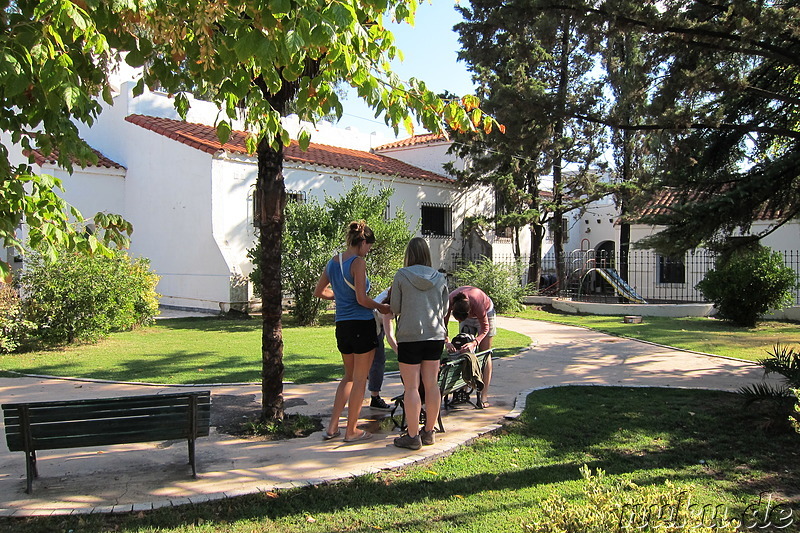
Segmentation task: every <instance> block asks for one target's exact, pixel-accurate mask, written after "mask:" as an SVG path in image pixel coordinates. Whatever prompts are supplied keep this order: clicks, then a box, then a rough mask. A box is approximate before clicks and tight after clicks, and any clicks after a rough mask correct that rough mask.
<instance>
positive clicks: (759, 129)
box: [570, 113, 800, 140]
mask: <svg viewBox="0 0 800 533" xmlns="http://www.w3.org/2000/svg"><path fill="white" fill-rule="evenodd" d="M570 116H571V117H573V118H576V119H578V120H585V121H587V122H592V123H594V124H602V125H604V126H609V127H611V128H616V129H619V130H623V131H659V130H662V131H667V130H669V131H677V130H702V129H709V130H729V131H741V132H746V133H762V134H767V135H775V136H778V137H787V138H789V139H797V140H800V131H795V130H790V129H786V128H775V127H770V126H759V125H756V124H728V123H724V122H723V123H720V124H709V123H704V122H693V123H691V124H683V125H677V124H619V123H615V122H612V121H610V120H605V119H602V118H598V117H591V116H588V115H578V114H574V113H573V114H570Z"/></svg>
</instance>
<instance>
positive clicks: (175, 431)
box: [2, 391, 211, 494]
mask: <svg viewBox="0 0 800 533" xmlns="http://www.w3.org/2000/svg"><path fill="white" fill-rule="evenodd" d="M2 408H3V414H4V417H5V427H6V443H7V444H8V449H9V450H10V451H12V452H25V471H26V474H27V477H28V485H27V489H26V490H25V492H27V493H28V494H30V493H31V490H32V488H33V478H35V477H38V475H39V473H38V471H37V468H36V452H37V451H39V450H58V449H64V448H80V447H84V446H107V445H111V444H128V443H135V442H152V441H161V440H176V439H186V440H187V442H188V443H189V463H190V464H191V465H192V477H197V469H196V468H195V453H194V449H195V447H194V441H195V439H196V438H197V437H205V436H207V435H208V428H209V422H210V420H211V393H210V392H209V391H197V392H180V393H174V394H152V395H144V396H125V397H119V398H96V399H90V400H62V401H54V402H29V403H8V404H3V406H2Z"/></svg>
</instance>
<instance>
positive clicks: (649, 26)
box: [547, 4, 800, 65]
mask: <svg viewBox="0 0 800 533" xmlns="http://www.w3.org/2000/svg"><path fill="white" fill-rule="evenodd" d="M547 9H552V10H556V11H568V12H573V13H577V14H584V15H589V14H592V15H599V16H601V17H603V18H605V19H606V20H610V21H612V22H615V23H617V24H624V25H627V26H634V27H638V28H644V29H646V30H647V31H649V32H651V33H656V34H674V35H676V36H683V37H689V38H706V39H717V40H722V41H728V42H732V43H739V44H740V45H742V44H748V43H751V44H752V46H750V47H745V46H732V45H730V46H725V45H722V44H719V45H715V43H713V42H708V41H702V43H701V42H691V41H688V42H686V44H698V45H699V44H703V45H705V46H714V47H715V48H717V49H720V50H726V51H730V52H737V53H742V54H752V55H757V56H760V57H764V58H770V59H775V60H777V61H782V62H786V61H788V62H789V63H791V64H794V65H800V55H798V54H794V53H791V52H789V51H788V50H787V49H786V48H782V47H778V46H775V45H773V44H770V43H769V42H766V41H763V40H762V41H756V40H749V39H745V38H744V37H742V36H741V35H735V34H733V33H730V32H723V31H718V30H713V29H707V28H702V27H701V28H688V27H685V26H670V25H665V26H663V27H662V26H659V25H658V24H655V23H653V22H647V21H644V20H638V19H635V18H632V17H628V16H624V15H618V14H615V13H611V12H609V11H606V10H603V9H598V8H591V7H585V8H580V7H578V6H574V5H566V4H551V5H550V6H548V7H547Z"/></svg>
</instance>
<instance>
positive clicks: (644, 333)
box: [514, 306, 800, 361]
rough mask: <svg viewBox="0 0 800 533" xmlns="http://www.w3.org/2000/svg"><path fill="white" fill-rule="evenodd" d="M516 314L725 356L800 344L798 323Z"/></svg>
mask: <svg viewBox="0 0 800 533" xmlns="http://www.w3.org/2000/svg"><path fill="white" fill-rule="evenodd" d="M514 316H517V317H520V318H530V319H534V320H544V321H548V322H558V323H560V324H569V325H572V326H582V327H586V328H591V329H595V330H598V331H602V332H604V333H609V334H611V335H617V336H620V337H631V338H634V339H641V340H645V341H650V342H655V343H658V344H665V345H668V346H675V347H676V348H683V349H686V350H694V351H698V352H704V353H712V354H716V355H724V356H727V357H738V358H740V359H747V360H748V361H757V360H759V359H762V358H764V357H765V356H766V350H768V349H770V348H772V347H773V346H775V344H776V343H781V344H787V345H795V346H800V324H797V323H793V322H779V321H776V320H765V321H761V322H759V323H758V326H757V327H755V328H752V329H748V328H737V327H735V326H732V325H729V324H728V323H726V322H724V321H722V320H716V319H713V318H661V317H644V319H643V321H642V323H641V324H625V323H623V321H622V318H623V317H622V316H601V315H572V314H568V313H557V312H549V311H546V310H543V309H542V308H541V307H539V306H526V309H525V311H523V312H520V313H517V314H516V315H514Z"/></svg>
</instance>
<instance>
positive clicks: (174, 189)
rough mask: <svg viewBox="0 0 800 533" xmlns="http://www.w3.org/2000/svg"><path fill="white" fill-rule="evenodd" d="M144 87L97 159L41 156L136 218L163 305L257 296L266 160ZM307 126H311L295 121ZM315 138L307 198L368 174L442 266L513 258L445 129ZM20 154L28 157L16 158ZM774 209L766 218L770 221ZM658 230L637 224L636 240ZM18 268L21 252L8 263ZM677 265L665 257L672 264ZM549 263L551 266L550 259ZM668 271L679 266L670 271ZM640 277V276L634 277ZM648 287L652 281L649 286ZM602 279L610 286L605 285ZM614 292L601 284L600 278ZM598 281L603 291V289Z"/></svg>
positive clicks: (584, 222)
mask: <svg viewBox="0 0 800 533" xmlns="http://www.w3.org/2000/svg"><path fill="white" fill-rule="evenodd" d="M132 87H133V82H132V81H128V82H124V83H121V84H120V85H119V87H118V90H117V91H116V92H115V95H114V103H113V106H106V108H105V109H104V111H103V113H102V114H101V115H100V116H99V118H98V120H97V121H96V122H95V123H94V124H93V125H92V126H91V127H86V126H81V127H80V132H81V135H82V137H83V138H84V139H85V140H86V141H87V142H88V143H89V145H90V146H91V147H93V148H94V149H95V150H96V151H97V153H98V162H97V164H96V165H92V166H89V167H87V168H84V169H80V168H75V171H74V172H73V174H71V175H70V174H68V173H67V172H66V171H64V170H62V169H60V168H59V167H58V166H56V165H55V161H54V158H53V157H52V156H50V157H47V158H45V157H43V156H42V155H41V154H34V156H35V165H36V166H37V167H38V168H37V169H35V170H36V171H37V172H42V173H46V174H53V175H55V176H57V177H59V178H61V179H62V180H63V182H64V184H65V187H66V192H65V193H64V194H63V196H64V198H65V199H66V200H67V201H68V202H70V203H71V204H72V205H74V206H76V207H77V208H78V209H79V210H80V211H81V212H82V213H83V214H84V215H85V216H92V215H93V214H94V213H95V212H98V211H105V212H110V213H117V214H120V215H122V216H124V218H125V219H127V220H128V221H130V222H131V223H132V224H133V226H134V233H133V236H132V239H131V244H130V252H131V253H132V254H133V255H135V256H143V257H147V258H149V259H150V261H151V265H152V267H153V269H154V270H155V272H156V273H157V274H158V275H159V276H160V278H161V281H160V283H159V285H158V288H157V290H158V292H159V293H160V294H161V295H162V299H161V303H162V305H166V306H172V307H178V308H192V309H203V310H207V311H210V312H212V311H213V312H217V311H219V310H220V309H223V310H224V309H227V308H228V307H229V306H230V305H231V304H232V303H241V302H248V301H250V300H251V298H252V288H251V287H249V283H248V279H247V275H248V274H249V273H250V271H251V268H252V266H251V263H250V261H249V260H248V258H247V250H248V249H250V248H252V247H253V246H254V244H255V241H256V234H255V228H254V224H253V190H254V187H255V182H256V174H257V159H256V157H255V155H250V154H248V153H247V151H246V149H245V144H244V138H245V134H244V132H242V131H234V132H233V134H232V135H231V137H230V139H229V140H228V142H227V143H225V144H224V145H222V144H220V142H219V141H218V140H217V136H216V130H215V128H214V122H215V119H216V118H217V116H218V110H217V108H216V107H215V106H213V105H211V104H209V103H207V102H201V101H196V100H193V101H192V103H191V104H192V105H191V108H190V111H189V115H188V117H187V120H186V121H182V120H180V119H179V117H178V116H177V112H176V111H175V110H174V108H173V104H172V101H171V100H170V99H169V98H168V97H167V96H166V95H164V94H160V93H156V92H145V93H144V94H143V95H141V96H138V97H133V96H132V92H131V89H132ZM286 127H287V129H289V130H290V131H291V132H294V133H295V134H296V133H297V132H299V130H300V129H301V128H312V127H311V126H310V125H308V124H301V123H300V122H299V121H297V119H296V118H289V119H287V121H286ZM311 133H312V141H313V142H312V144H311V146H310V147H309V149H308V151H305V152H303V151H301V150H300V149H299V147H298V145H297V143H292V145H291V146H289V147H286V148H285V151H284V170H283V171H284V180H285V185H286V189H287V191H288V192H289V193H290V194H291V195H293V196H295V197H296V198H311V197H316V198H317V199H319V200H320V201H322V200H323V198H324V196H325V195H329V196H333V197H336V196H339V195H341V194H342V193H343V192H345V191H347V190H348V189H349V188H351V187H352V186H353V184H354V183H355V182H357V181H358V182H361V183H363V184H365V185H366V186H367V187H368V188H372V189H374V190H376V191H377V190H378V189H379V188H382V187H385V186H390V187H391V188H392V189H393V190H394V195H393V196H392V198H391V200H390V206H389V209H390V210H393V209H395V208H402V209H403V210H404V211H405V212H406V213H407V214H408V216H409V218H410V223H411V224H412V226H413V227H416V228H419V233H420V234H421V235H423V236H424V237H425V238H426V240H427V241H428V243H429V245H430V247H431V253H432V257H433V261H434V265H433V266H434V267H435V268H445V269H450V268H451V267H452V265H453V259H454V258H455V257H459V256H462V255H464V256H467V257H475V256H476V255H478V254H482V255H486V256H489V257H491V258H492V259H493V260H500V261H507V260H509V259H510V258H511V257H512V255H513V247H512V246H513V243H512V240H511V238H509V236H507V235H495V234H494V232H492V231H490V230H489V231H486V232H485V233H483V234H480V235H477V234H475V233H473V234H471V235H469V236H467V237H465V236H464V235H463V221H464V220H465V219H466V217H469V216H478V215H482V216H486V217H492V216H494V214H495V201H494V193H493V191H492V190H491V189H489V188H487V187H482V186H476V187H471V188H466V189H465V188H461V187H459V186H458V183H457V182H456V181H455V180H454V179H452V178H451V177H449V176H448V175H447V173H446V171H445V170H444V168H443V165H444V164H445V163H448V162H451V163H453V164H454V166H455V167H456V168H457V169H463V168H464V164H465V163H464V161H461V160H459V159H457V158H455V157H454V156H452V155H450V154H448V153H447V151H448V149H449V147H450V142H449V141H447V140H446V139H444V138H443V137H442V136H439V135H430V134H428V135H417V136H415V137H412V138H409V139H404V140H400V141H392V142H388V143H384V144H382V145H380V146H377V147H375V148H372V147H374V146H375V145H376V139H375V138H374V136H371V135H365V134H360V133H358V132H354V131H346V130H340V129H337V128H335V127H333V126H331V125H330V124H327V123H321V124H320V125H318V126H316V127H313V128H312V131H311ZM16 157H18V158H19V161H21V160H22V159H23V155H22V154H21V153H18V154H17V155H16ZM768 216H769V214H768V213H765V214H764V217H763V219H762V220H759V221H757V222H756V223H755V224H754V228H755V227H758V226H759V225H763V224H767V220H768ZM564 227H565V229H566V238H565V241H564V250H565V251H566V253H567V256H568V257H567V259H568V261H569V267H570V272H572V271H575V272H577V273H578V275H579V276H582V275H583V273H582V271H581V270H583V271H585V270H586V269H588V268H589V267H591V266H596V262H595V263H593V261H595V260H596V259H595V258H596V257H599V256H605V257H609V256H610V257H614V256H615V254H617V253H618V252H619V241H620V238H619V234H620V225H619V220H618V210H617V208H616V206H615V204H614V202H613V200H612V199H610V198H606V199H603V200H599V201H596V202H593V203H591V204H590V205H588V206H587V207H585V208H584V209H582V210H580V211H578V210H576V211H573V212H571V213H567V214H566V216H565V218H564ZM657 229H658V228H652V227H646V226H643V225H635V226H633V227H632V231H631V242H634V243H635V242H636V241H638V240H640V239H641V238H643V237H645V236H647V235H649V234H651V233H653V232H654V231H657ZM529 235H530V233H529V232H528V231H522V232H521V242H520V243H519V244H520V249H521V250H522V251H523V255H525V254H526V253H527V251H528V250H529V247H530V243H529ZM764 244H766V245H768V246H771V247H772V248H774V249H782V250H787V249H791V250H798V249H800V224H798V223H797V222H794V223H791V224H787V225H785V226H784V227H782V228H781V229H780V230H779V231H777V232H775V233H773V234H772V235H770V236H769V237H768V238H767V239H765V240H764ZM552 247H553V243H552V238H551V237H550V235H547V236H546V237H545V241H544V243H543V255H544V256H548V255H550V256H552V252H551V250H552ZM8 259H9V262H12V264H14V265H15V266H16V267H19V266H20V258H19V257H15V256H13V255H12V256H11V257H9V258H8ZM665 265H666V266H665ZM545 267H547V262H545ZM667 267H668V268H667ZM631 274H632V275H637V276H639V278H638V279H641V280H643V281H640V282H638V283H639V285H638V286H637V287H634V288H635V289H637V290H639V291H640V292H642V293H645V292H646V293H647V294H655V295H658V294H661V293H662V292H663V291H664V290H666V289H675V288H681V287H677V286H678V285H682V286H683V287H684V288H685V287H689V285H691V286H692V287H693V286H694V284H696V283H697V281H699V278H698V276H700V277H702V276H701V275H700V274H699V272H693V271H684V272H683V273H681V272H679V271H678V270H677V269H676V266H675V264H673V263H669V264H668V262H667V261H665V259H664V258H660V257H659V256H657V255H653V256H652V258H648V259H647V260H646V261H644V262H639V263H638V264H636V265H631ZM632 284H633V283H632ZM645 285H646V286H645ZM598 286H600V285H598ZM601 288H602V287H601ZM591 290H597V287H593V288H592V289H591Z"/></svg>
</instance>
